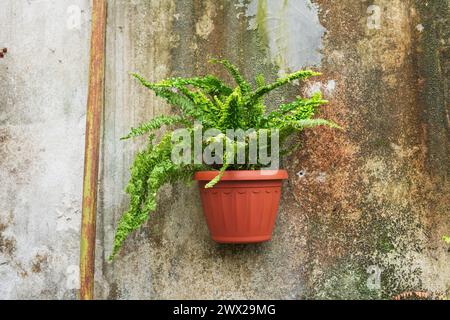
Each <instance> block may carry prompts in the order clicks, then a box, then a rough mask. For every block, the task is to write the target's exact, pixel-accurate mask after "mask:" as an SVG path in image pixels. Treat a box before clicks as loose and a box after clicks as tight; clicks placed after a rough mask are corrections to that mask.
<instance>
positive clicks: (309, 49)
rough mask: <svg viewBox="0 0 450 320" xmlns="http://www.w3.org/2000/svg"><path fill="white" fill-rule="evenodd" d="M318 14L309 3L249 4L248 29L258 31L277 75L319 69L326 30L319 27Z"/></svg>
mask: <svg viewBox="0 0 450 320" xmlns="http://www.w3.org/2000/svg"><path fill="white" fill-rule="evenodd" d="M318 11H319V8H318V6H317V5H316V4H314V3H311V2H310V1H309V0H300V1H290V0H289V1H288V0H287V1H267V0H252V1H251V2H250V4H248V7H247V9H246V13H245V15H246V16H247V17H248V18H249V25H248V29H249V30H258V31H259V33H260V36H261V38H262V39H263V43H264V45H266V46H267V48H268V51H269V56H270V60H271V61H272V62H273V63H275V64H276V65H278V67H279V68H280V74H283V73H287V72H293V71H297V70H299V69H301V68H304V67H307V66H313V65H315V66H317V65H320V62H321V59H322V54H321V52H320V51H321V49H322V37H323V35H324V33H325V31H326V30H325V28H324V27H323V26H322V25H321V24H320V21H319V18H318ZM294 34H295V36H292V35H294Z"/></svg>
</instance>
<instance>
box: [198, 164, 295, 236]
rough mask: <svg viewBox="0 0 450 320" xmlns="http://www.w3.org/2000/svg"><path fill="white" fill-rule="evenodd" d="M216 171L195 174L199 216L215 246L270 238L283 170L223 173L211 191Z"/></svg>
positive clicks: (276, 212)
mask: <svg viewBox="0 0 450 320" xmlns="http://www.w3.org/2000/svg"><path fill="white" fill-rule="evenodd" d="M217 173H218V172H217V171H199V172H197V173H196V174H195V176H194V179H195V180H198V185H199V188H200V196H201V200H202V206H203V212H204V214H205V217H206V222H207V224H208V227H209V231H210V233H211V238H212V239H213V240H214V241H216V242H219V243H255V242H264V241H268V240H270V239H271V238H272V231H273V228H274V225H275V219H276V217H277V214H278V204H279V202H280V196H281V184H282V181H283V180H284V179H287V177H288V174H287V172H286V171H285V170H270V171H269V170H264V171H261V170H255V171H226V172H225V174H224V175H223V177H222V179H221V181H220V182H219V183H218V184H216V185H215V186H214V187H213V188H210V189H205V188H204V187H205V185H206V184H207V183H208V182H209V181H210V180H211V179H213V178H214V177H215V176H217Z"/></svg>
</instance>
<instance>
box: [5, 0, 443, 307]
mask: <svg viewBox="0 0 450 320" xmlns="http://www.w3.org/2000/svg"><path fill="white" fill-rule="evenodd" d="M0 1H6V8H7V10H2V11H0V24H2V26H3V23H4V21H8V22H10V23H9V25H8V26H7V27H6V29H5V27H3V28H1V29H0V46H2V45H3V43H2V42H6V46H8V47H10V48H11V50H10V51H11V53H8V55H7V59H5V60H0V83H1V87H0V101H1V102H0V103H1V105H0V107H1V114H0V142H1V145H0V153H1V157H0V163H1V166H0V177H1V180H2V182H3V181H6V182H7V183H2V187H1V188H0V191H1V193H0V200H1V201H0V210H1V211H0V219H1V220H0V278H1V281H0V298H5V297H32V298H39V297H56V298H62V297H68V298H73V297H75V290H71V289H68V288H76V286H77V283H76V281H73V276H74V275H75V276H76V264H77V256H78V251H77V250H78V246H79V242H78V238H77V236H78V235H77V232H78V229H79V211H77V210H79V208H80V203H79V200H80V198H81V179H80V177H81V172H82V168H81V165H82V148H83V145H82V139H83V137H82V136H83V133H84V129H83V126H84V117H83V116H82V115H83V112H84V107H85V89H84V88H86V79H87V75H86V70H87V57H88V52H87V48H86V47H87V43H88V30H87V29H88V28H87V27H86V24H82V25H81V30H68V29H64V28H63V27H61V25H64V23H65V22H64V21H62V20H64V19H65V18H63V17H64V15H65V14H67V11H66V9H67V8H68V7H69V5H72V4H77V5H79V6H80V7H81V8H83V9H84V10H85V12H83V13H82V17H83V19H85V20H84V21H86V20H87V18H86V15H87V14H88V10H87V6H86V5H87V3H88V1H71V2H70V3H69V2H68V1H58V2H57V1H29V2H26V1H23V3H22V2H21V1H12V0H11V1H9V0H0ZM19 3H20V4H19ZM38 3H39V4H38ZM55 3H57V5H55ZM2 5H3V3H2ZM449 5H450V4H449V1H448V0H434V1H431V0H430V1H422V0H420V1H419V0H389V1H388V0H377V1H368V0H367V1H365V0H362V1H361V0H346V1H331V0H312V1H310V0H297V1H294V0H223V1H212V0H207V1H205V0H202V1H200V0H188V1H185V0H183V1H181V0H152V1H148V0H133V1H129V0H110V1H109V9H108V34H107V70H106V71H107V73H106V74H107V79H106V85H107V88H106V96H105V98H106V106H105V115H104V127H103V144H102V163H101V171H102V172H101V177H100V195H99V196H100V198H99V221H98V232H97V237H98V248H97V261H96V262H97V269H96V272H97V273H96V277H97V282H96V296H97V297H98V298H104V299H107V298H109V299H126V298H136V299H158V298H159V299H161V298H163V299H168V298H181V299H184V298H185V299H189V298H197V299H201V298H262V299H264V298H269V299H270V298H281V299H316V298H327V299H331V298H358V299H362V298H391V297H393V296H395V295H398V294H401V293H402V292H405V291H427V292H429V293H430V294H432V295H434V296H441V295H443V294H446V292H447V293H448V290H449V287H450V261H449V258H450V257H449V253H448V252H447V250H448V246H447V245H445V243H444V242H443V241H441V237H442V235H443V234H445V233H449V230H450V217H449V212H450V203H449V202H450V185H449V174H450V163H449V158H450V141H449V139H450V134H449V115H448V112H449V101H448V80H449V67H450V66H449V61H448V56H449V51H448V50H449V49H448V48H449V43H448V41H449V40H448V39H449V34H448V30H449ZM33 6H34V7H33ZM36 6H41V7H40V9H42V8H43V7H42V6H44V7H45V8H47V9H50V8H51V9H52V10H54V14H55V16H58V17H59V16H60V17H61V18H57V19H53V20H51V21H48V19H45V18H44V13H43V12H45V10H41V11H36ZM45 8H44V9H45ZM2 9H3V8H2ZM40 12H41V13H40ZM297 14H298V16H297ZM46 16H47V15H46ZM297 18H298V23H295V21H297ZM24 19H25V20H24ZM24 21H25V22H24ZM44 22H45V23H44ZM24 28H26V30H27V31H28V32H27V33H22V32H21V33H19V32H17V31H15V32H13V30H15V29H18V30H22V29H24ZM55 30H56V31H55ZM24 34H27V37H26V38H24V37H25V36H24ZM15 47H17V48H15ZM48 48H50V50H49V49H48ZM55 49H56V51H53V50H55ZM319 50H320V51H319ZM37 52H40V54H41V55H40V56H39V55H37ZM42 55H44V58H45V60H44V59H43V57H42ZM210 57H226V58H228V59H230V60H232V61H234V62H236V63H237V64H238V65H239V66H240V68H241V70H242V71H243V73H244V74H245V75H246V76H249V77H250V76H254V75H256V74H257V73H258V72H262V73H264V74H265V75H266V77H267V78H268V79H273V78H275V77H276V76H277V75H278V74H279V73H283V72H286V71H289V70H290V69H293V68H299V67H307V66H312V65H313V67H314V68H316V69H317V70H320V71H321V72H322V73H323V75H322V76H321V77H320V78H318V79H316V81H312V82H310V83H308V84H306V85H302V86H292V87H291V88H290V89H289V90H288V92H285V94H284V95H280V94H275V95H273V96H272V97H271V99H270V101H268V102H269V105H270V104H274V103H276V102H279V101H282V100H283V99H285V98H292V97H294V96H295V95H298V94H305V95H306V94H311V93H312V92H314V91H315V90H317V89H321V90H322V91H323V92H324V93H325V94H326V96H327V98H328V99H329V100H330V105H329V106H328V107H326V108H325V110H324V116H326V117H329V118H332V119H334V120H336V121H337V122H339V123H340V124H342V125H343V126H344V127H345V129H346V131H345V132H336V131H330V130H327V129H320V130H316V131H310V132H306V133H305V134H303V135H302V136H301V137H299V139H301V141H302V147H301V148H300V149H298V150H294V151H293V152H292V154H291V155H290V156H288V158H286V159H284V164H285V168H286V169H288V170H289V173H290V179H289V181H288V182H287V183H285V185H284V192H283V199H282V204H281V207H280V214H279V217H278V221H277V226H276V229H275V232H274V237H273V240H272V241H271V242H269V243H265V244H261V245H239V246H233V245H217V244H215V243H214V242H212V241H211V240H210V238H209V235H208V230H207V227H206V224H205V221H204V218H203V214H202V212H201V209H200V202H199V195H198V190H197V189H196V186H194V185H192V186H189V187H185V186H184V185H175V186H173V187H166V188H165V190H164V192H163V193H162V194H161V197H160V200H161V201H160V204H161V205H160V207H159V209H158V210H157V212H155V213H153V214H152V215H151V218H150V220H149V222H148V223H147V224H146V225H145V226H144V227H143V228H142V229H141V230H139V231H138V232H136V233H135V234H134V235H133V236H132V237H130V239H129V240H128V241H127V242H126V244H125V246H124V248H123V250H122V252H121V254H120V255H119V256H118V257H117V259H116V260H115V262H114V263H112V264H110V263H106V262H105V260H106V257H107V256H108V254H109V253H110V250H111V247H112V240H113V231H114V228H115V226H116V224H117V222H118V218H119V217H120V215H121V214H122V212H123V210H124V209H125V208H126V205H127V201H128V199H127V197H126V195H125V194H124V192H123V189H124V187H125V185H126V183H127V180H128V177H129V172H128V168H129V166H130V164H131V161H132V159H133V155H134V153H135V152H136V151H137V150H138V149H139V148H140V147H141V146H142V143H143V142H144V140H138V141H135V142H134V143H132V142H129V141H128V142H122V141H119V138H120V137H121V136H123V135H124V134H126V133H127V132H128V129H129V128H130V127H131V126H135V125H136V124H138V123H139V122H141V121H143V120H145V119H147V118H150V117H153V116H156V115H160V114H163V113H168V112H170V108H169V107H168V106H167V105H165V104H163V103H161V102H160V100H158V99H156V98H155V97H154V96H153V95H152V94H151V93H149V92H148V91H147V90H144V89H143V88H141V87H140V86H138V85H137V84H136V83H135V82H134V81H133V80H132V79H131V78H130V76H129V75H128V74H129V72H133V71H138V72H139V73H141V74H143V75H144V76H146V77H147V78H148V79H150V80H160V79H162V78H165V77H167V76H172V75H174V76H189V75H194V74H202V73H209V72H213V71H214V73H218V74H219V75H223V74H224V72H223V71H220V70H219V71H218V72H217V71H216V70H217V69H216V67H213V66H211V65H209V64H207V61H208V59H209V58H210ZM58 59H61V61H62V62H61V63H60V62H58ZM42 61H48V63H47V64H46V65H43V64H41V62H42ZM61 79H64V81H61ZM43 80H45V81H43ZM30 83H31V84H30ZM5 101H6V103H5ZM67 141H70V142H71V143H70V144H68V143H67ZM69 218H70V219H71V220H67V219H69ZM74 267H75V268H74Z"/></svg>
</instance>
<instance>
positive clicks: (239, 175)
mask: <svg viewBox="0 0 450 320" xmlns="http://www.w3.org/2000/svg"><path fill="white" fill-rule="evenodd" d="M263 172H264V174H263ZM218 173H219V171H197V172H196V173H195V174H194V180H199V181H204V180H207V181H210V180H212V179H214V178H215V177H216V176H217V174H218ZM287 178H288V173H287V171H286V170H230V171H225V173H224V174H223V176H222V179H221V181H224V180H247V181H249V180H285V179H287Z"/></svg>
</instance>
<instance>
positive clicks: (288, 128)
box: [110, 60, 340, 260]
mask: <svg viewBox="0 0 450 320" xmlns="http://www.w3.org/2000/svg"><path fill="white" fill-rule="evenodd" d="M212 62H214V63H219V64H222V65H223V66H224V67H225V68H226V69H227V71H228V72H229V73H230V74H231V76H232V77H233V79H234V80H235V81H236V83H237V87H236V88H235V89H231V88H229V87H228V86H227V85H226V84H225V83H224V82H222V80H220V79H218V78H216V77H214V76H210V75H207V76H205V77H193V78H170V79H167V80H163V81H160V82H157V83H151V82H148V81H146V80H145V79H144V78H143V77H141V76H140V75H138V74H133V76H134V77H135V78H136V79H137V80H138V81H139V82H140V83H141V84H142V85H143V86H145V87H146V88H148V89H150V90H152V91H153V92H155V94H156V95H157V96H158V97H160V98H162V99H164V100H165V101H167V102H168V103H169V104H170V105H172V106H174V107H175V108H178V109H179V112H177V113H176V115H174V116H160V117H156V118H154V119H152V120H150V121H148V122H146V123H143V124H141V125H140V126H139V127H137V128H133V129H132V130H131V132H130V133H129V134H128V135H127V136H126V137H124V138H123V139H128V138H131V137H136V136H139V135H143V134H146V133H149V139H148V144H147V147H146V149H145V150H143V151H141V152H139V153H138V154H137V155H136V157H135V159H134V162H133V165H132V167H131V178H130V181H129V183H128V185H127V188H126V192H127V193H128V194H129V196H130V205H129V207H128V210H127V211H126V212H125V213H124V214H123V216H122V217H121V219H120V221H119V224H118V227H117V231H116V234H115V237H114V247H113V251H112V254H111V257H110V260H112V259H113V258H114V256H115V255H116V254H117V253H118V252H119V250H120V248H121V246H122V244H123V242H124V241H125V239H126V238H127V237H128V235H129V234H130V233H132V232H133V231H135V230H137V229H138V228H139V227H140V226H141V225H142V224H143V223H145V221H147V220H148V218H149V215H150V214H151V212H154V211H155V210H156V208H157V194H158V191H159V190H160V188H161V187H162V186H163V185H164V184H166V183H174V182H176V181H179V180H185V181H188V180H190V179H192V174H193V173H194V172H195V171H198V170H212V169H213V168H214V169H215V167H213V166H208V165H206V164H199V165H197V164H189V165H186V164H182V163H180V164H179V163H174V162H172V159H171V153H172V148H173V142H172V132H168V133H166V134H165V135H163V136H162V138H161V139H160V140H159V142H156V141H155V140H156V139H155V137H156V136H157V135H156V130H158V129H159V128H161V127H162V126H163V125H168V126H172V125H178V124H180V125H183V127H185V128H186V129H188V131H189V132H190V133H191V134H194V131H195V130H194V129H193V127H194V126H197V124H196V121H200V122H201V127H202V130H208V129H218V130H219V131H220V132H221V133H220V134H219V135H218V136H216V137H213V138H212V139H210V140H211V141H208V140H205V141H203V143H211V142H213V140H214V139H222V141H225V142H226V145H227V146H229V145H230V144H231V145H232V150H231V152H230V151H229V149H228V148H226V149H227V150H226V152H225V154H224V155H223V158H222V160H223V165H222V167H221V168H220V170H219V171H218V172H217V176H215V177H214V179H212V180H211V181H209V182H208V183H207V184H206V186H205V187H206V188H211V187H213V186H214V185H216V184H217V183H218V182H219V181H220V180H221V179H222V178H223V175H224V174H225V172H226V170H230V169H232V170H256V169H260V168H261V166H262V165H261V164H253V161H249V159H250V158H249V157H248V158H246V161H247V162H246V163H244V164H229V163H230V162H231V163H234V160H235V158H236V157H237V150H238V147H239V150H243V149H244V150H246V154H248V152H247V151H248V150H249V141H250V140H251V139H243V141H242V140H240V141H234V140H233V139H231V138H229V137H228V136H226V134H225V133H226V131H227V129H243V130H248V129H255V130H256V131H255V132H259V131H258V130H261V129H271V128H273V129H279V130H280V142H282V141H285V139H286V138H287V137H288V136H289V135H290V134H292V133H295V132H300V131H302V130H303V129H305V128H312V127H316V126H321V125H324V126H329V127H332V128H340V127H339V126H338V125H337V124H336V123H334V122H332V121H328V120H324V119H312V117H313V116H314V115H315V113H316V110H317V109H318V108H319V106H320V105H322V104H325V103H326V102H327V101H326V100H323V99H322V97H321V95H320V94H316V95H314V96H313V97H311V98H309V99H303V98H297V100H295V101H294V102H291V103H286V104H282V105H281V106H279V108H278V109H277V110H275V111H273V112H270V113H269V114H266V112H265V105H264V100H263V97H264V95H265V94H267V93H269V92H271V91H272V90H275V89H277V88H279V87H281V86H283V85H285V84H287V83H289V82H292V81H294V80H306V79H307V78H309V77H312V76H316V75H319V73H316V72H313V71H310V70H306V71H298V72H295V73H293V74H290V75H288V76H286V77H284V78H280V79H278V80H277V81H275V82H274V83H272V84H266V81H265V79H264V77H263V76H262V75H259V76H257V77H256V78H255V82H256V89H255V90H254V91H252V89H251V87H250V85H249V83H248V82H247V81H246V80H245V79H244V78H243V77H242V75H241V74H240V73H239V70H238V68H237V67H236V66H234V65H233V64H231V63H230V62H229V61H227V60H213V61H212ZM199 126H200V125H199ZM271 143H272V141H271V140H269V141H268V142H267V145H266V146H265V147H267V148H270V144H271ZM259 147H260V148H261V146H259ZM262 147H263V148H264V146H262ZM246 157H247V156H246ZM250 162H252V163H250Z"/></svg>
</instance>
